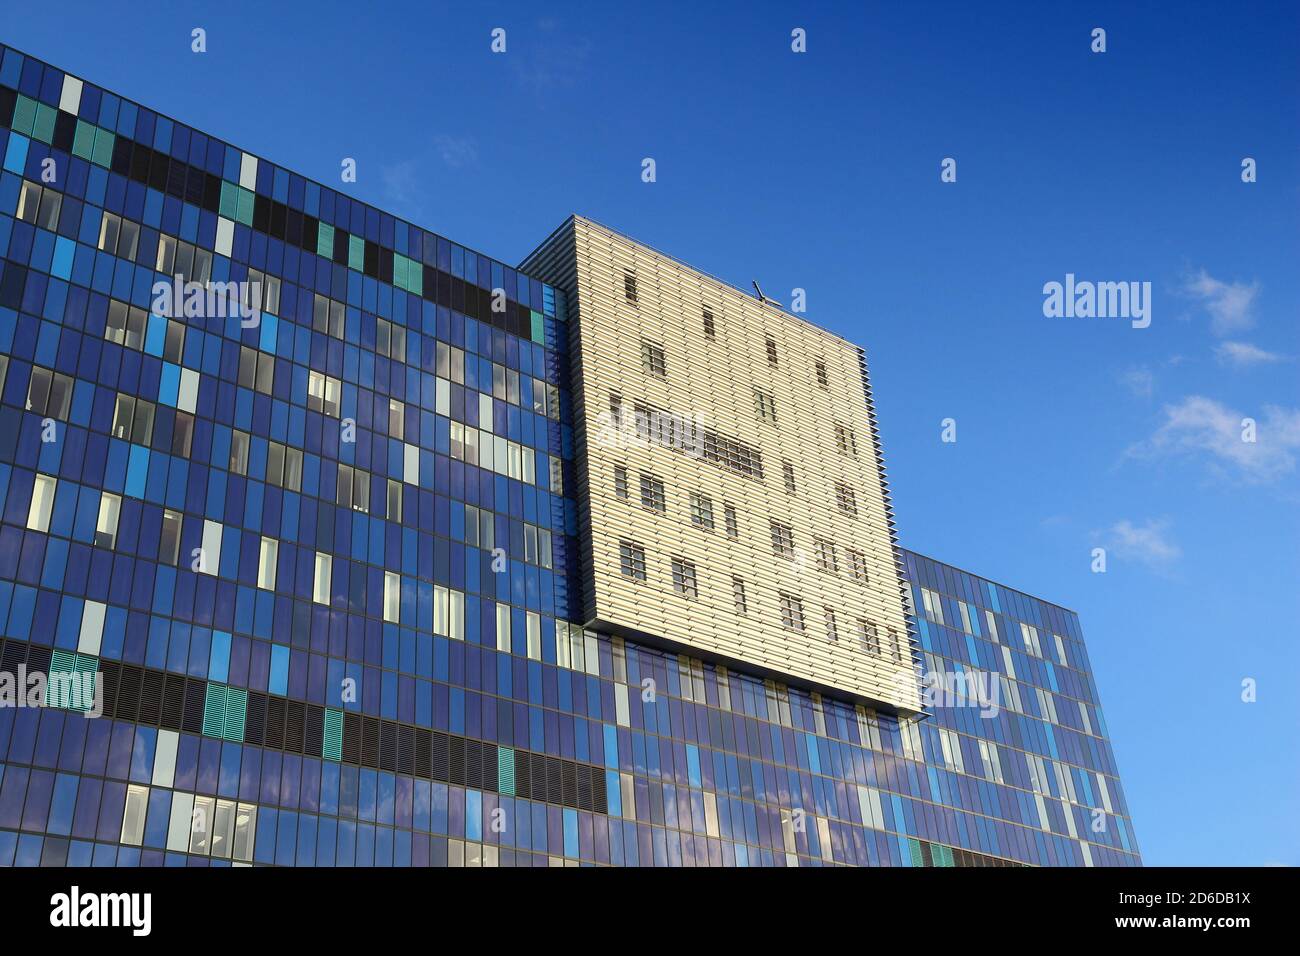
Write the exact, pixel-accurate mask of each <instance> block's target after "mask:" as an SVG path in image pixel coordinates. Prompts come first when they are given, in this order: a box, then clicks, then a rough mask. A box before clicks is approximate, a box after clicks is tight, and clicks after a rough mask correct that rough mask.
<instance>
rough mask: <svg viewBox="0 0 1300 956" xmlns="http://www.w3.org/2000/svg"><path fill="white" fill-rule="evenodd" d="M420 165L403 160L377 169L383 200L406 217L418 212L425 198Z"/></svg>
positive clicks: (415, 161) (417, 162)
mask: <svg viewBox="0 0 1300 956" xmlns="http://www.w3.org/2000/svg"><path fill="white" fill-rule="evenodd" d="M421 165H422V164H421V163H420V162H419V161H418V160H414V159H404V160H401V161H400V162H396V163H389V164H387V165H384V166H381V167H380V168H379V183H380V188H381V189H382V190H383V193H384V199H385V200H386V201H387V202H389V203H391V204H392V205H393V206H395V207H398V209H399V211H401V212H403V213H404V214H405V215H407V216H408V217H409V216H412V215H413V214H415V213H417V212H418V211H419V207H420V204H421V203H422V202H423V200H424V197H425V191H424V183H423V181H422V177H421V175H420V169H421Z"/></svg>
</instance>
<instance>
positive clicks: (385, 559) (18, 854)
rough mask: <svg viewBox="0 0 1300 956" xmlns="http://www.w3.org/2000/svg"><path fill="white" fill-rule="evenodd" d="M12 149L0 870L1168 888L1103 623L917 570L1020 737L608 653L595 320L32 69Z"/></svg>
mask: <svg viewBox="0 0 1300 956" xmlns="http://www.w3.org/2000/svg"><path fill="white" fill-rule="evenodd" d="M0 156H3V168H2V170H0V865H19V866H34V865H61V864H85V865H89V864H93V865H103V866H113V865H117V866H134V865H175V866H208V865H211V866H242V865H318V866H345V865H347V866H351V865H355V866H390V865H393V866H412V865H413V866H422V865H503V866H504V865H516V866H545V865H580V864H596V865H604V864H614V865H617V864H635V865H721V866H750V865H778V866H780V865H801V866H803V865H838V864H880V865H1012V864H1016V863H1024V864H1053V863H1056V864H1066V863H1092V864H1096V865H1111V864H1126V863H1136V862H1137V856H1136V846H1135V845H1134V844H1133V843H1132V837H1131V831H1130V827H1129V824H1128V819H1127V811H1126V808H1125V807H1124V804H1123V798H1122V795H1121V793H1120V790H1119V786H1118V781H1117V780H1115V778H1114V768H1113V761H1112V759H1111V756H1110V750H1109V746H1108V744H1107V742H1106V740H1105V737H1104V728H1103V724H1102V722H1101V715H1100V711H1099V709H1098V708H1097V706H1096V697H1095V689H1094V688H1093V686H1092V682H1091V679H1090V677H1089V675H1088V672H1087V667H1086V659H1085V658H1084V657H1083V652H1082V645H1081V643H1079V641H1080V636H1079V633H1078V625H1077V620H1075V619H1074V618H1073V615H1069V614H1068V612H1063V611H1060V610H1059V609H1054V608H1051V607H1050V606H1048V605H1043V604H1040V603H1039V602H1036V601H1034V600H1033V599H1030V598H1027V597H1024V596H1022V595H1016V594H1014V592H1008V591H1006V590H1004V589H1001V588H999V587H997V586H996V585H988V584H986V583H984V582H978V581H976V579H972V578H968V577H967V576H964V575H961V574H960V572H955V571H951V569H944V568H942V566H940V565H933V564H931V563H928V562H925V561H924V559H919V558H915V557H911V556H909V557H908V561H909V568H912V569H913V570H914V571H915V572H916V574H917V581H918V582H921V583H924V584H925V587H926V588H928V589H931V590H933V591H934V593H935V594H936V595H940V596H941V597H939V598H936V600H938V601H939V605H938V606H939V607H941V608H943V614H945V615H948V616H945V617H944V618H943V620H945V621H948V622H954V621H957V620H962V621H965V620H966V619H965V618H963V617H961V616H960V615H961V613H962V612H960V611H959V610H956V606H955V605H953V604H951V603H944V602H945V601H951V599H952V598H960V600H962V601H964V602H966V604H968V605H970V606H971V607H979V608H981V609H983V608H988V609H991V610H992V613H993V614H994V615H995V621H997V622H998V624H997V627H998V628H999V630H998V633H999V634H1002V633H1004V632H1005V633H1006V634H1014V633H1016V632H1017V630H1016V628H1017V622H1026V623H1032V624H1033V625H1034V626H1035V627H1037V628H1039V631H1038V632H1037V633H1039V634H1040V636H1041V638H1042V640H1043V641H1045V642H1047V643H1044V644H1043V648H1044V649H1049V650H1050V649H1051V648H1053V647H1058V646H1059V647H1061V648H1064V650H1062V651H1061V653H1062V654H1063V655H1064V656H1063V657H1062V658H1061V659H1060V662H1058V661H1057V660H1056V659H1055V658H1048V657H1044V656H1041V655H1039V656H1034V655H1027V652H1025V651H1024V650H1022V649H1021V648H1019V647H1016V648H1010V647H1006V645H1005V644H1004V645H1003V646H1004V647H1006V652H1007V653H1009V654H1010V657H1009V658H1005V659H1004V663H1005V662H1007V661H1009V663H1008V664H1007V666H1014V668H1015V672H1014V675H1011V674H1008V676H1009V677H1010V678H1011V679H1012V680H1013V681H1015V682H1016V684H1017V687H1018V688H1019V694H1020V696H1019V701H1020V703H1021V704H1022V705H1023V706H1024V708H1025V709H1024V710H1023V711H1019V710H1017V711H1013V712H1010V713H1008V712H1007V711H1005V710H1004V711H1003V716H1002V717H1001V718H1000V720H999V721H997V722H994V723H986V722H983V721H979V722H975V723H966V722H964V721H965V716H964V715H962V714H956V713H954V714H947V713H946V711H945V709H944V707H943V706H940V707H938V708H932V712H933V717H931V718H928V719H924V720H910V719H902V720H900V718H898V717H895V716H891V715H889V714H886V713H879V714H878V713H875V712H873V711H871V710H869V709H868V708H866V707H865V706H862V705H861V704H853V703H849V702H847V701H843V700H840V699H837V698H834V697H829V696H827V697H823V696H822V695H820V694H818V693H815V692H811V691H808V690H801V689H797V688H791V687H787V686H786V685H785V684H783V683H782V682H780V681H779V680H776V679H773V678H771V677H766V678H765V677H764V676H761V675H756V674H752V673H748V672H746V671H744V669H740V670H729V669H728V668H727V667H725V666H722V665H720V664H716V663H708V664H706V663H705V662H703V661H701V660H698V659H695V658H692V657H690V656H687V655H685V654H673V653H668V652H666V651H664V650H663V649H660V648H657V647H652V646H648V645H646V644H642V643H636V642H633V641H628V640H624V639H623V638H622V637H619V636H612V635H610V634H607V633H601V632H598V631H596V630H586V629H584V628H582V627H580V626H578V624H577V623H575V622H577V621H580V620H581V617H582V610H583V608H582V604H581V594H580V587H579V579H580V564H579V561H578V558H577V553H578V548H577V543H576V542H577V540H578V520H577V515H578V507H577V496H576V492H575V491H574V487H575V486H576V483H575V482H574V481H573V480H572V475H573V473H574V460H573V448H574V439H573V433H572V427H571V422H572V413H571V404H572V403H571V401H570V397H569V393H570V384H569V383H570V380H571V378H572V375H571V372H570V369H569V368H568V365H567V363H568V355H569V351H570V350H569V343H568V341H567V336H568V334H569V333H568V327H569V325H568V322H567V320H566V314H565V297H564V295H563V294H562V293H560V292H559V291H557V290H556V289H554V288H552V287H550V286H548V285H545V284H544V283H543V282H541V281H538V279H537V278H534V277H530V276H526V275H523V274H521V273H519V272H516V271H515V270H513V269H511V268H509V267H507V266H505V265H503V264H501V263H499V262H495V261H493V260H490V259H488V258H486V257H483V256H480V255H478V254H476V253H473V252H471V251H469V250H466V249H464V248H462V247H459V246H456V245H455V244H453V243H450V242H448V241H447V240H445V239H442V238H440V237H437V236H435V235H433V234H431V233H428V232H425V231H424V230H421V229H418V228H416V227H414V226H411V225H409V224H406V223H403V222H401V221H399V220H396V219H394V218H392V217H390V216H388V215H386V214H384V213H381V212H379V211H378V210H375V209H373V208H371V207H368V206H365V205H362V204H360V203H357V202H355V201H353V200H351V199H349V198H348V197H346V196H343V195H341V194H339V193H337V192H335V191H332V190H330V189H328V188H326V187H323V186H320V185H318V184H315V183H311V182H308V181H306V180H304V179H302V178H301V177H298V176H296V175H295V174H293V173H291V172H289V171H287V170H284V169H281V168H279V167H276V166H274V165H273V164H271V163H268V162H266V161H265V160H262V159H259V158H257V157H255V156H253V155H251V154H248V153H244V152H242V151H239V150H237V149H235V148H234V147H231V146H229V145H227V144H225V143H222V142H220V141H218V140H215V139H212V138H210V137H207V136H206V135H204V134H202V133H200V132H198V131H196V130H193V129H190V128H188V127H184V126H182V125H180V124H177V123H174V122H173V121H171V120H168V119H167V118H165V117H162V116H160V115H158V114H156V113H153V112H152V111H149V110H147V109H145V108H143V107H140V106H138V105H137V104H133V103H130V102H128V101H125V100H122V99H120V98H118V97H116V96H114V95H113V94H112V93H110V92H108V91H106V90H103V89H100V88H98V87H95V86H94V85H92V84H90V83H86V82H83V81H81V80H79V79H77V78H75V77H71V76H67V75H65V74H64V73H63V72H61V71H59V70H57V69H55V68H53V67H51V66H48V65H46V64H43V63H40V62H39V61H37V60H34V59H32V58H30V57H26V56H23V55H22V54H20V53H18V52H17V51H14V50H11V49H6V48H3V47H0ZM48 160H52V161H53V162H52V163H49V162H47V161H48ZM51 168H53V170H54V176H53V178H52V179H51V178H49V175H48V171H49V170H50V169H51ZM177 272H179V273H181V274H182V275H184V276H185V277H186V278H190V279H193V280H194V281H202V282H206V283H226V282H247V281H255V282H256V283H257V289H258V291H257V292H256V305H257V306H258V310H257V311H259V312H260V315H259V317H258V319H257V321H256V322H255V323H252V322H250V323H248V324H245V322H244V321H241V318H240V317H235V318H231V317H221V316H213V315H207V314H199V315H185V316H183V321H177V315H176V313H175V312H173V313H172V315H166V314H163V313H165V312H166V311H167V309H166V308H164V307H163V306H164V305H165V303H159V302H158V301H157V300H156V297H155V296H154V295H153V294H152V293H153V286H154V284H155V283H156V282H158V281H159V280H166V279H168V278H169V277H170V276H171V275H174V274H176V273H177ZM250 288H251V287H250ZM238 295H239V293H236V296H238ZM246 304H247V303H246ZM494 306H497V307H496V308H494ZM652 358H653V356H652ZM776 474H778V475H779V474H780V472H779V471H777V472H776ZM796 477H797V476H796ZM651 492H652V497H653V488H652V489H651ZM629 493H636V494H638V495H639V493H640V488H639V486H638V487H636V488H635V490H634V491H630V492H629ZM716 520H717V522H718V524H719V526H720V527H723V526H724V523H725V521H726V517H725V515H724V514H723V513H722V512H721V511H718V512H717V514H716ZM632 557H634V556H632ZM927 575H929V576H928V577H927ZM679 577H680V578H681V580H682V584H683V586H686V581H687V580H688V576H687V575H686V573H685V569H684V568H683V569H681V574H680V575H679ZM703 584H704V582H703V578H702V577H701V578H698V579H697V585H696V586H698V587H703ZM918 586H919V585H918ZM971 589H975V590H976V592H977V593H974V594H973V595H972V593H970V592H971ZM980 589H984V590H980ZM914 591H915V588H914ZM915 593H917V594H921V592H919V591H916V592H915ZM950 595H951V596H952V597H951V598H950V597H949V596H950ZM981 596H983V598H982V597H981ZM918 600H919V598H918ZM925 600H930V599H929V598H926V599H925ZM918 606H920V605H918ZM925 606H926V607H930V605H928V604H927V605H925ZM954 614H956V615H958V616H957V617H952V616H951V615H954ZM1049 618H1050V621H1051V625H1050V626H1048V625H1047V624H1045V623H1042V622H1043V621H1046V620H1048V619H1049ZM917 625H918V626H919V633H920V634H921V635H922V645H923V647H924V649H925V651H926V654H927V661H929V660H930V659H931V656H933V657H934V659H936V660H937V659H939V658H942V659H944V660H947V661H951V662H953V664H954V665H955V664H956V663H958V662H964V661H967V660H969V661H974V660H977V659H978V660H979V661H980V662H981V665H980V666H989V667H992V666H993V665H996V664H997V663H998V661H997V659H996V658H997V652H998V647H997V646H996V645H994V644H992V643H989V642H988V641H987V638H986V637H985V635H984V633H983V632H974V633H972V632H963V631H961V630H954V629H953V628H952V627H951V626H949V625H947V624H940V623H937V622H934V621H932V620H927V619H920V616H919V615H918V621H917ZM979 626H981V627H982V626H983V625H982V624H981V625H979ZM1048 634H1052V635H1057V636H1059V638H1060V640H1061V642H1062V643H1061V644H1060V645H1056V644H1053V643H1051V642H1050V641H1048V638H1047V637H1046V635H1048ZM963 639H964V640H963ZM971 642H974V643H973V644H972V643H971ZM981 642H983V643H981ZM986 645H987V646H986ZM967 654H971V655H975V654H978V655H981V656H979V657H974V656H972V657H969V658H968V657H967V656H966V655H967ZM990 655H992V656H990ZM31 675H48V677H49V681H48V688H49V690H48V693H47V694H45V696H44V698H43V700H41V701H39V703H41V704H43V706H27V705H25V704H24V697H23V695H22V694H20V693H19V688H27V687H28V686H29V684H30V682H29V680H28V678H29V677H30V676H31ZM56 675H62V678H61V679H60V681H59V682H58V684H57V686H56V682H55V680H54V678H55V676H56ZM1031 688H1032V691H1031ZM87 691H90V693H89V696H87ZM1043 694H1046V695H1047V697H1046V698H1045V699H1046V701H1047V702H1048V706H1046V707H1044V709H1042V710H1039V709H1037V708H1038V707H1040V706H1043V700H1044V698H1043V696H1042V695H1043ZM1053 701H1054V702H1055V703H1054V705H1052V704H1051V702H1053ZM1067 701H1068V702H1071V703H1070V705H1069V706H1067ZM1076 704H1077V707H1076V706H1075V705H1076ZM1053 707H1054V709H1053ZM88 711H89V713H87V712H88ZM91 714H97V716H91ZM1084 721H1086V723H1084ZM941 730H945V731H947V730H951V731H952V734H953V735H954V737H955V739H956V740H957V743H958V745H959V750H960V751H961V752H962V753H963V754H966V753H968V752H969V753H976V752H979V751H980V748H981V745H983V747H984V748H988V747H993V748H995V749H994V752H995V753H997V754H998V755H999V761H1000V763H999V765H998V766H999V768H1000V769H999V773H1000V774H1001V778H1000V779H998V778H995V777H993V776H992V771H986V770H985V768H984V765H982V764H979V763H977V762H976V761H975V760H974V759H968V760H966V761H965V762H964V763H963V764H962V765H961V766H960V767H957V766H955V765H954V767H953V768H951V769H950V768H949V767H948V766H947V765H945V763H944V762H943V761H944V759H945V754H947V755H949V756H950V755H951V753H952V750H951V746H952V739H949V737H948V736H947V735H946V734H941V733H940V731H941ZM945 741H946V743H945ZM945 747H947V749H946V750H945ZM972 748H973V749H972ZM986 752H987V751H986ZM1031 756H1032V757H1037V758H1041V762H1042V767H1043V768H1045V769H1044V770H1043V773H1042V774H1040V773H1039V770H1040V766H1039V763H1036V762H1033V761H1031V760H1030V759H1029V758H1030V757H1031ZM1031 763H1032V764H1033V767H1034V769H1033V770H1032V771H1031V770H1030V769H1029V767H1030V765H1031ZM1034 781H1042V785H1043V786H1044V787H1045V789H1044V790H1042V791H1039V790H1037V789H1035V787H1034V785H1033V783H1034ZM1098 809H1100V811H1101V815H1102V817H1103V819H1104V820H1105V822H1106V824H1107V825H1106V826H1104V827H1103V828H1102V829H1101V830H1096V829H1095V828H1093V827H1092V826H1090V825H1089V824H1090V822H1092V821H1093V820H1094V816H1095V814H1096V813H1097V811H1098Z"/></svg>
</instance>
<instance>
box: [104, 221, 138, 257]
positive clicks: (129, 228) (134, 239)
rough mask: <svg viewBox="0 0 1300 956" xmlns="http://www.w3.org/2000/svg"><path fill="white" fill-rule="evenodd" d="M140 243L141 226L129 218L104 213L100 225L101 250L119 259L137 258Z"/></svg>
mask: <svg viewBox="0 0 1300 956" xmlns="http://www.w3.org/2000/svg"><path fill="white" fill-rule="evenodd" d="M139 245H140V227H139V226H137V225H136V224H135V223H133V222H132V221H131V220H129V219H123V218H122V217H121V216H115V215H113V214H112V213H111V212H106V213H104V219H103V221H102V222H101V223H100V225H99V251H100V252H107V253H108V254H109V255H111V256H117V257H118V258H119V259H130V260H132V261H134V260H135V254H136V252H137V251H138V249H139Z"/></svg>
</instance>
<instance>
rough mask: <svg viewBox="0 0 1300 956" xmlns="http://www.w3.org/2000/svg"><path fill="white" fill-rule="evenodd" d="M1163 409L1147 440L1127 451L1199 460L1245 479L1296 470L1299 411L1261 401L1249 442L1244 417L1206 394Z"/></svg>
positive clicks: (1260, 480) (1299, 442)
mask: <svg viewBox="0 0 1300 956" xmlns="http://www.w3.org/2000/svg"><path fill="white" fill-rule="evenodd" d="M1162 412H1163V414H1164V419H1165V420H1164V422H1162V423H1161V425H1160V427H1159V428H1158V429H1156V431H1155V434H1153V435H1152V436H1151V438H1150V439H1148V440H1147V441H1145V442H1143V443H1141V444H1139V445H1136V446H1134V447H1133V448H1131V449H1129V454H1130V455H1131V456H1133V457H1139V458H1156V457H1162V456H1170V455H1183V456H1189V457H1193V458H1200V459H1202V460H1205V461H1207V462H1208V463H1209V465H1210V467H1211V469H1212V470H1214V471H1216V472H1218V473H1222V474H1227V475H1228V476H1236V477H1238V478H1241V479H1243V480H1245V481H1247V482H1249V483H1264V482H1270V481H1274V480H1276V479H1278V478H1280V477H1282V476H1283V475H1285V474H1288V473H1290V472H1292V471H1294V470H1295V460H1296V453H1297V451H1298V450H1300V409H1288V408H1279V407H1278V406H1276V405H1265V406H1264V415H1263V418H1262V419H1257V420H1256V426H1255V433H1254V438H1255V440H1254V441H1247V440H1246V438H1248V437H1250V435H1249V432H1248V431H1247V430H1246V428H1245V426H1244V425H1243V420H1244V419H1245V418H1246V417H1247V416H1246V415H1245V414H1243V413H1242V412H1239V411H1237V410H1235V409H1232V408H1228V407H1227V406H1226V405H1224V404H1222V403H1221V402H1216V401H1215V400H1214V399H1211V398H1205V397H1204V396H1201V395H1189V396H1187V397H1186V398H1184V399H1183V400H1182V401H1181V402H1179V403H1177V404H1176V405H1166V406H1165V407H1164V408H1163V409H1162ZM1251 417H1254V416H1251Z"/></svg>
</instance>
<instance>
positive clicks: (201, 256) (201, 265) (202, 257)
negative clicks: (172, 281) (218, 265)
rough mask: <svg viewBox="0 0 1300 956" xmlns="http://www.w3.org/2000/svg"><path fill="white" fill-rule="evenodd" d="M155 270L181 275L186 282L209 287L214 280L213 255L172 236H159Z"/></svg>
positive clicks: (166, 273)
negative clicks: (209, 281)
mask: <svg viewBox="0 0 1300 956" xmlns="http://www.w3.org/2000/svg"><path fill="white" fill-rule="evenodd" d="M154 269H155V270H156V271H158V272H161V273H163V274H164V275H179V276H180V277H181V279H183V280H184V281H186V282H197V283H198V284H199V285H207V284H208V280H209V279H211V278H212V253H211V252H209V251H208V250H207V249H198V248H195V247H194V246H192V245H190V244H189V243H188V242H180V241H178V240H176V239H173V238H172V237H171V236H159V237H158V258H157V259H156V260H155V262H154Z"/></svg>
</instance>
